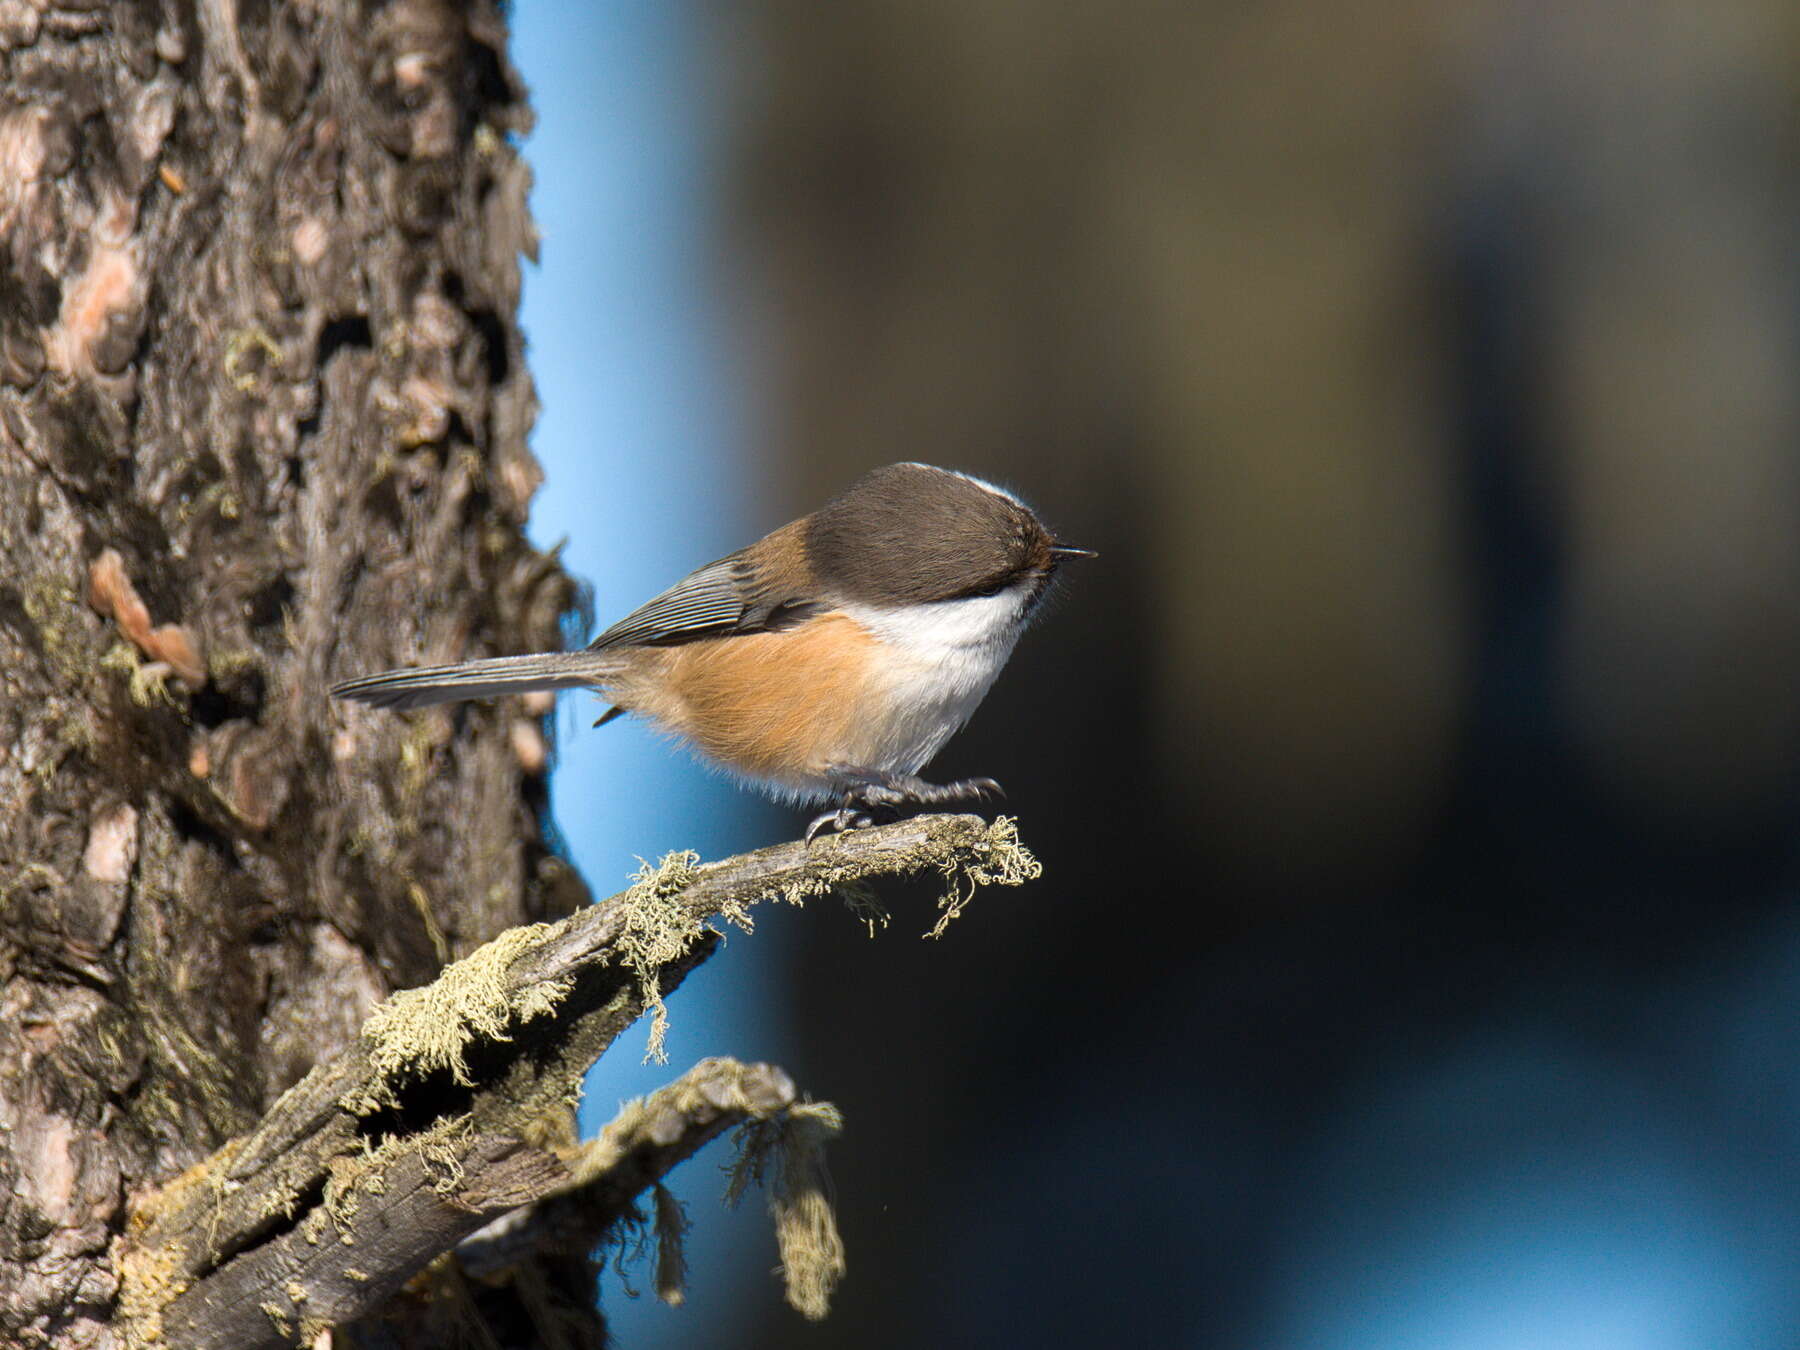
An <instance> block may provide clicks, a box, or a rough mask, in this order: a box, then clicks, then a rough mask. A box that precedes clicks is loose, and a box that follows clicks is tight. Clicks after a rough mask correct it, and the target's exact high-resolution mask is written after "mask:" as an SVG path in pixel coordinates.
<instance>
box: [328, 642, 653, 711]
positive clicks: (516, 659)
mask: <svg viewBox="0 0 1800 1350" xmlns="http://www.w3.org/2000/svg"><path fill="white" fill-rule="evenodd" d="M616 669H617V664H616V662H613V661H610V660H608V659H607V658H606V657H605V656H601V655H599V654H597V653H594V652H540V653H537V654H534V655H531V656H496V657H492V658H490V659H488V660H485V661H463V662H461V663H459V664H457V665H454V666H423V667H420V668H418V669H415V670H389V671H384V672H383V673H382V674H380V675H365V676H363V677H362V678H361V679H356V680H346V681H344V683H342V684H339V685H334V686H332V690H331V696H332V697H333V698H348V699H354V700H356V701H357V702H358V703H372V704H374V705H375V706H376V707H377V708H425V707H429V706H430V705H431V704H434V703H455V702H457V701H458V700H460V699H465V698H498V697H499V696H500V695H502V694H530V693H535V692H537V691H538V690H541V689H543V690H547V689H584V688H585V689H604V688H605V687H606V682H607V680H606V677H607V676H608V675H609V674H611V673H613V672H614V671H615V670H616Z"/></svg>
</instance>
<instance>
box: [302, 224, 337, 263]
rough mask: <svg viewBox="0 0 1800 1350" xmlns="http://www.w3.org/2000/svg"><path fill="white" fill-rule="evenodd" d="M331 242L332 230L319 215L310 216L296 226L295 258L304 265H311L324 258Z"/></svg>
mask: <svg viewBox="0 0 1800 1350" xmlns="http://www.w3.org/2000/svg"><path fill="white" fill-rule="evenodd" d="M330 243H331V231H330V230H329V229H328V228H326V225H325V222H324V221H322V220H320V219H319V218H318V217H317V216H308V217H307V218H306V219H305V220H303V221H301V222H300V223H299V224H298V225H296V226H294V238H293V249H294V258H295V259H296V261H298V262H299V264H300V265H301V266H302V267H311V266H312V265H313V264H314V263H316V262H318V261H319V259H320V258H323V257H324V256H325V248H326V246H327V245H328V244H330Z"/></svg>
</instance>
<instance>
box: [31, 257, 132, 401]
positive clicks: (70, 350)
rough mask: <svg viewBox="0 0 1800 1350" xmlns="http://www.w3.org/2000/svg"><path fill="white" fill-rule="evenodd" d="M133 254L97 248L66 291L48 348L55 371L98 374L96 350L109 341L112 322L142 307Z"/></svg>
mask: <svg viewBox="0 0 1800 1350" xmlns="http://www.w3.org/2000/svg"><path fill="white" fill-rule="evenodd" d="M96 238H98V235H96ZM133 253H134V250H133V249H132V248H131V247H130V246H129V245H127V246H123V247H121V246H117V245H107V244H100V245H98V246H97V247H96V248H95V249H94V251H93V253H92V254H91V255H90V256H89V258H88V265H87V267H86V268H85V269H83V271H82V273H81V275H80V276H79V277H77V278H75V280H74V281H73V282H72V283H71V284H70V285H69V287H68V288H67V289H66V290H64V291H63V301H62V312H61V313H60V314H59V315H58V316H57V320H56V326H55V327H54V328H52V329H51V330H50V332H49V333H48V334H46V336H45V342H44V356H45V358H46V359H47V360H48V362H49V364H50V368H51V369H52V370H54V371H57V372H58V373H59V374H63V375H91V374H93V373H94V344H95V343H97V342H99V341H100V339H101V338H102V337H104V336H105V335H106V328H107V323H108V321H109V320H111V318H112V317H113V315H115V314H117V313H120V312H121V311H123V310H126V309H128V308H130V307H132V306H133V305H136V304H138V303H139V296H138V289H139V284H140V280H141V279H140V277H139V275H138V265H137V259H136V258H135V257H134V256H133Z"/></svg>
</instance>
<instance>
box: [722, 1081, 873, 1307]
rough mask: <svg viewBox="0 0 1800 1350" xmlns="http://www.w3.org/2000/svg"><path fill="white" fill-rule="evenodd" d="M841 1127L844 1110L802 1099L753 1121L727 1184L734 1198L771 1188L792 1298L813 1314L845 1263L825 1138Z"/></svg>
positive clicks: (827, 1299) (827, 1302)
mask: <svg viewBox="0 0 1800 1350" xmlns="http://www.w3.org/2000/svg"><path fill="white" fill-rule="evenodd" d="M843 1128H844V1117H843V1113H842V1112H840V1111H839V1110H838V1109H837V1107H835V1106H833V1105H832V1104H831V1103H830V1102H803V1103H801V1104H800V1105H797V1106H791V1107H789V1108H788V1109H787V1110H785V1111H782V1112H780V1113H778V1114H776V1115H773V1116H770V1117H768V1118H767V1119H763V1120H752V1121H750V1122H749V1123H748V1124H746V1125H745V1126H744V1127H743V1129H742V1130H740V1131H739V1132H738V1154H737V1157H736V1158H735V1159H734V1160H733V1162H732V1164H731V1179H730V1182H729V1184H728V1186H727V1188H726V1192H725V1199H726V1201H727V1203H730V1204H736V1203H737V1202H738V1201H739V1200H741V1199H742V1198H743V1195H744V1192H745V1191H746V1190H747V1189H748V1188H749V1187H750V1185H751V1184H752V1183H755V1184H757V1185H762V1186H764V1187H765V1188H766V1190H767V1191H768V1196H769V1215H770V1217H771V1218H772V1219H773V1220H774V1221H775V1241H776V1244H777V1245H778V1246H779V1247H780V1249H781V1275H782V1280H783V1282H784V1284H785V1285H786V1293H787V1301H788V1305H789V1306H790V1307H792V1308H793V1309H794V1310H795V1311H796V1312H799V1313H800V1314H801V1315H802V1316H804V1317H807V1318H809V1319H810V1320H812V1321H815V1322H816V1321H818V1320H819V1319H820V1318H822V1317H824V1316H825V1314H826V1313H827V1312H829V1311H830V1308H831V1295H832V1292H833V1291H834V1290H835V1289H836V1288H837V1284H838V1281H839V1280H841V1279H843V1277H844V1271H845V1270H846V1269H847V1266H846V1263H845V1260H844V1240H843V1238H842V1236H841V1235H840V1234H839V1233H838V1227H837V1216H836V1215H835V1214H834V1213H833V1212H832V1208H831V1198H830V1197H831V1179H830V1176H829V1175H828V1174H827V1172H826V1170H825V1145H826V1143H827V1142H829V1141H830V1140H832V1139H834V1138H836V1137H837V1135H838V1134H839V1133H841V1132H842V1130H843Z"/></svg>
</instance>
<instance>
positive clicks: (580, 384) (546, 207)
mask: <svg viewBox="0 0 1800 1350" xmlns="http://www.w3.org/2000/svg"><path fill="white" fill-rule="evenodd" d="M512 22H513V55H514V59H515V60H516V61H517V63H518V65H519V68H520V70H521V71H522V72H523V74H524V77H525V80H526V82H527V83H528V84H529V86H530V89H531V97H532V104H533V106H534V108H535V109H536V112H537V117H538V123H537V129H536V130H535V131H534V132H533V133H532V135H531V137H530V139H529V141H528V142H527V143H526V145H525V153H526V157H527V159H528V160H529V161H530V163H531V166H532V170H533V173H534V175H535V187H534V189H533V191H532V197H531V207H532V212H533V214H534V216H535V217H536V220H537V225H538V229H539V231H540V232H541V234H542V237H543V246H542V252H541V264H540V265H539V266H538V267H535V268H533V267H527V269H526V274H525V297H524V311H523V324H524V328H525V334H526V339H527V342H528V343H529V353H528V359H529V361H530V363H531V372H532V377H533V379H535V380H536V382H537V389H538V397H539V399H540V400H541V402H542V404H543V410H542V412H541V413H540V415H539V418H538V422H537V429H536V432H535V434H534V436H533V441H532V444H533V448H534V449H535V451H536V453H537V455H538V458H539V459H540V460H541V461H542V463H543V466H544V471H545V474H546V482H545V486H544V488H543V490H542V491H541V492H540V493H539V494H538V498H537V501H536V503H535V505H534V507H533V511H532V520H531V530H532V535H533V537H534V539H535V540H536V541H537V542H538V543H539V544H540V545H543V546H548V545H551V544H554V543H556V542H557V541H559V540H566V543H565V545H564V548H563V554H562V558H563V562H564V564H565V566H566V567H567V568H568V569H569V571H570V572H572V573H573V574H574V575H575V576H577V577H580V578H583V579H585V580H586V581H588V582H589V583H591V585H592V587H593V592H594V611H595V617H596V619H597V620H598V622H599V624H600V625H602V626H604V625H605V624H607V623H609V622H611V621H612V620H613V619H615V618H617V617H619V616H620V615H622V614H624V613H626V612H627V611H629V610H631V609H632V608H634V607H635V606H636V605H637V604H639V603H640V602H641V601H643V600H646V599H648V598H649V597H650V596H651V595H652V594H654V593H655V592H656V591H658V590H660V589H662V588H663V587H664V586H667V585H668V584H669V583H670V582H672V581H674V580H676V579H677V578H679V577H681V576H682V575H684V574H685V573H687V572H688V571H690V570H692V569H693V568H694V567H697V566H699V565H700V564H702V563H705V562H708V561H710V560H711V559H713V558H715V557H718V556H720V555H721V554H724V553H729V552H730V551H731V550H732V549H734V548H737V547H739V546H741V545H742V544H744V543H746V542H748V541H749V540H750V539H752V538H754V537H756V535H758V534H760V533H761V532H762V530H763V529H766V528H767V527H768V526H770V525H773V524H777V523H779V522H776V521H774V520H770V519H767V518H766V514H765V510H764V508H763V507H762V506H761V505H760V502H759V499H758V497H757V493H756V490H755V489H756V485H755V479H754V474H753V472H752V469H751V466H749V465H747V464H746V462H745V460H744V458H743V454H742V450H743V447H742V445H741V443H740V439H739V431H738V427H739V424H740V419H739V417H738V416H737V397H736V386H735V385H734V376H733V370H732V366H731V362H730V359H729V354H728V348H729V343H728V341H727V338H726V335H725V333H724V331H723V317H722V314H721V312H720V307H719V305H718V303H717V299H716V295H715V292H714V290H713V288H712V286H711V284H710V277H711V276H712V275H713V271H712V268H713V259H714V256H715V251H716V242H717V240H716V230H717V225H718V216H719V212H718V206H719V204H718V202H717V200H716V198H715V195H714V194H715V191H716V187H715V184H716V176H715V174H714V172H713V162H714V154H715V145H714V132H715V127H714V125H713V123H712V108H711V107H710V106H709V105H708V104H707V103H706V102H705V101H704V100H703V99H702V98H701V97H700V96H699V95H700V92H701V91H702V90H703V89H704V87H705V83H706V82H705V81H704V80H703V79H701V78H700V76H699V73H698V67H699V65H700V63H701V62H702V60H703V59H704V58H703V52H702V49H701V44H700V37H701V30H700V25H699V24H698V23H697V20H696V14H695V10H694V8H693V7H692V6H691V5H689V4H686V3H671V2H669V0H658V2H648V0H645V2H636V3H604V4H585V3H580V4H574V3H525V4H520V5H518V6H517V7H516V8H515V9H514V11H513V14H512ZM601 711H603V707H602V705H601V704H600V703H599V702H598V701H596V700H595V699H593V698H590V697H587V696H585V695H582V696H565V697H564V698H563V699H562V700H561V706H560V707H559V709H558V713H557V730H558V736H557V740H558V762H557V765H556V769H555V772H554V774H553V776H552V779H551V788H552V791H551V796H552V799H553V803H554V809H555V813H556V821H557V825H558V828H559V830H560V831H561V834H562V836H563V839H564V841H565V842H566V845H567V848H568V851H569V853H570V855H571V856H572V858H573V860H574V862H575V863H576V865H577V866H578V867H579V868H580V869H581V873H582V875H583V876H584V877H586V879H587V881H588V884H589V886H590V887H591V888H592V889H593V891H594V894H595V895H596V896H597V897H599V896H604V895H608V894H610V893H612V892H613V891H614V890H617V889H619V888H621V887H622V886H624V885H625V884H626V880H627V877H628V875H629V873H630V872H631V871H632V870H633V869H634V868H635V867H636V866H637V865H638V860H639V857H640V856H642V857H645V858H650V859H652V860H654V859H656V858H657V857H660V856H661V855H662V854H663V853H665V852H667V851H669V850H671V849H680V848H693V849H698V850H699V851H700V852H701V854H702V855H703V856H706V857H709V858H710V857H718V856H721V855H723V854H727V853H732V852H736V851H739V850H741V849H744V848H748V847H753V846H755V845H757V844H760V843H767V842H770V841H772V840H774V839H777V838H781V837H785V832H786V831H787V830H788V828H789V825H788V823H787V822H786V821H784V819H783V816H782V815H781V813H779V812H777V811H775V810H774V809H773V808H772V807H770V806H768V805H766V804H764V803H762V802H761V800H760V799H758V798H755V797H752V796H750V795H748V794H746V793H745V792H743V791H741V790H740V789H738V788H737V787H735V786H734V785H732V784H730V783H727V782H725V781H723V780H721V779H719V778H717V777H715V776H713V775H712V774H710V773H709V772H707V771H706V770H705V769H703V768H701V767H700V766H698V765H697V764H695V763H694V761H692V760H691V759H689V758H688V757H687V756H686V755H685V754H683V753H682V752H681V751H679V750H677V749H675V748H673V747H672V746H670V745H668V744H666V743H663V742H661V741H659V740H658V738H657V737H655V736H654V735H652V734H651V733H650V732H649V731H648V730H646V728H645V727H643V726H642V725H641V724H638V723H636V722H635V721H634V720H633V719H630V718H624V719H621V720H619V721H617V722H614V723H612V724H610V725H608V726H606V727H604V728H601V729H599V730H595V729H594V728H593V726H592V725H591V724H592V722H593V720H594V718H595V717H596V716H598V715H599V713H600V712H601ZM781 936H782V922H781V916H778V915H773V914H771V915H766V916H763V922H762V923H760V924H759V927H758V931H757V933H756V935H755V936H754V937H751V938H745V937H741V936H740V937H735V938H733V939H732V941H731V951H730V952H729V954H728V955H727V956H726V957H723V958H721V959H715V960H713V961H711V962H709V963H708V964H707V965H705V966H703V967H702V968H701V969H700V970H699V971H698V972H697V973H696V974H694V975H692V976H690V977H689V979H688V981H687V983H686V984H685V985H684V986H683V988H682V989H681V991H680V995H679V997H678V998H676V999H674V1000H673V1001H672V1002H671V1013H672V1017H673V1022H672V1025H671V1028H670V1033H669V1038H668V1053H669V1063H668V1064H667V1065H666V1066H659V1065H644V1064H642V1063H641V1062H640V1061H641V1059H642V1055H643V1046H644V1030H643V1028H642V1027H638V1028H634V1029H633V1030H632V1031H630V1032H628V1033H627V1034H626V1035H625V1037H624V1038H622V1039H621V1041H620V1042H619V1043H618V1044H617V1045H616V1046H615V1047H614V1049H613V1051H612V1053H611V1054H609V1055H608V1056H607V1057H606V1059H605V1060H604V1062H603V1063H601V1064H600V1065H599V1066H597V1067H596V1069H595V1071H594V1073H593V1074H592V1075H591V1076H590V1078H589V1082H588V1096H587V1101H586V1104H585V1106H584V1108H583V1115H582V1124H583V1128H584V1131H585V1132H586V1133H590V1134H591V1133H593V1132H594V1131H595V1130H596V1129H597V1128H598V1127H599V1126H600V1125H601V1124H602V1123H604V1121H605V1120H606V1119H608V1118H609V1117H610V1116H611V1115H612V1114H613V1112H614V1110H616V1108H617V1106H618V1103H619V1102H620V1101H621V1100H623V1099H625V1098H627V1097H632V1096H636V1095H639V1094H641V1093H644V1092H647V1091H650V1090H651V1089H653V1088H655V1087H658V1086H660V1085H661V1084H663V1083H665V1082H667V1081H668V1080H669V1079H670V1078H672V1077H674V1076H675V1075H676V1074H678V1073H680V1072H681V1071H683V1070H684V1069H685V1068H687V1067H688V1066H689V1065H691V1064H692V1063H693V1062H694V1061H695V1060H697V1059H700V1058H703V1057H705V1056H707V1055H718V1054H730V1055H736V1056H738V1057H740V1058H744V1059H772V1060H776V1061H780V1060H781V1059H782V1058H783V1055H782V1050H783V1039H782V1035H781V1027H780V1026H779V1025H777V1024H776V1023H775V1022H774V1021H772V1020H771V1019H772V1018H774V1017H776V1016H778V1014H779V1008H780V1001H779V1000H778V999H776V998H773V997H771V996H769V995H768V994H767V992H766V991H767V990H768V989H769V987H770V986H771V984H772V983H773V982H775V981H778V980H780V979H781V978H782V968H781ZM727 1156H728V1153H727V1152H726V1146H725V1145H723V1144H715V1145H714V1146H713V1147H712V1148H711V1149H709V1150H708V1151H707V1152H706V1153H704V1154H702V1155H701V1156H700V1157H699V1158H697V1159H695V1160H693V1161H692V1162H689V1163H688V1164H686V1165H685V1166H684V1167H682V1168H681V1169H679V1171H678V1172H677V1174H676V1176H675V1177H674V1178H673V1182H672V1185H673V1189H674V1190H675V1192H676V1194H677V1195H679V1196H680V1197H681V1198H682V1199H683V1200H684V1201H685V1202H686V1203H687V1205H688V1211H689V1217H690V1219H691V1220H692V1222H693V1232H692V1234H691V1239H690V1248H689V1257H690V1263H691V1265H690V1268H691V1271H692V1282H691V1288H690V1290H689V1296H688V1303H687V1305H686V1306H685V1307H683V1308H680V1309H670V1308H665V1307H663V1306H662V1305H661V1304H660V1303H658V1302H657V1301H656V1299H655V1298H654V1297H653V1296H652V1295H651V1294H649V1293H648V1292H645V1293H644V1294H643V1295H642V1297H640V1298H638V1299H636V1300H630V1299H627V1298H625V1297H624V1296H623V1293H622V1291H621V1289H620V1286H619V1282H618V1280H617V1278H616V1277H615V1276H613V1275H611V1274H610V1273H609V1274H608V1275H607V1277H606V1279H605V1282H604V1284H603V1287H602V1299H603V1303H604V1305H605V1307H606V1310H607V1314H608V1316H609V1317H610V1318H611V1319H612V1320H613V1330H614V1334H615V1336H616V1337H617V1338H618V1340H619V1342H620V1343H621V1344H623V1345H629V1346H632V1347H652V1346H677V1345H679V1346H684V1347H696V1346H703V1345H712V1344H724V1343H726V1342H725V1335H726V1333H725V1331H724V1326H725V1321H724V1319H725V1315H726V1314H727V1313H728V1312H729V1311H731V1310H732V1309H736V1310H737V1311H738V1312H739V1314H740V1315H741V1312H742V1310H743V1308H744V1307H745V1306H755V1304H754V1301H755V1300H757V1299H759V1298H763V1299H766V1298H778V1297H779V1288H778V1285H777V1282H776V1281H775V1280H774V1279H773V1278H772V1277H771V1275H770V1269H771V1267H773V1265H774V1264H775V1261H776V1254H775V1249H774V1243H773V1239H772V1237H771V1236H770V1229H769V1223H768V1219H767V1217H766V1216H765V1215H764V1214H763V1212H762V1211H761V1209H760V1207H759V1206H758V1205H756V1204H753V1203H752V1202H750V1201H746V1202H745V1205H744V1208H743V1209H742V1210H741V1211H739V1212H736V1213H732V1212H728V1211H726V1210H724V1208H723V1207H722V1205H721V1204H720V1195H721V1193H722V1189H723V1179H722V1177H721V1175H720V1173H719V1171H718V1164H720V1163H722V1162H723V1161H724V1160H725V1159H726V1157H727ZM634 1283H635V1284H637V1285H638V1287H639V1288H640V1289H643V1290H647V1289H648V1286H649V1272H648V1270H647V1269H646V1270H645V1271H643V1273H642V1278H641V1279H634Z"/></svg>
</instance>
